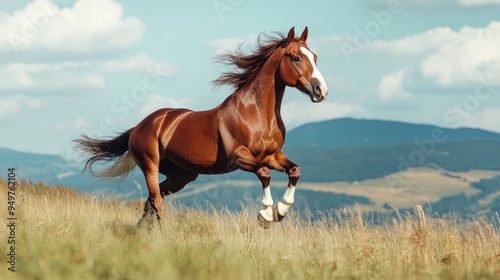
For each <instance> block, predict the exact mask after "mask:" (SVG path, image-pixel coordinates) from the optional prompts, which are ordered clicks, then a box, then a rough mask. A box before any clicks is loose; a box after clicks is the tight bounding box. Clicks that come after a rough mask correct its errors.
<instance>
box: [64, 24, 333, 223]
mask: <svg viewBox="0 0 500 280" xmlns="http://www.w3.org/2000/svg"><path fill="white" fill-rule="evenodd" d="M275 34H276V36H270V35H265V36H264V37H265V38H264V39H262V38H261V35H262V34H261V35H259V37H258V39H257V44H256V49H255V50H253V52H252V53H251V54H245V53H243V51H242V50H241V48H240V49H238V50H237V51H236V52H233V53H226V54H223V55H219V56H218V61H219V62H221V63H224V64H227V65H231V66H233V68H235V69H232V71H228V72H223V73H221V75H220V76H219V77H218V79H216V80H215V81H213V85H214V86H215V87H218V86H221V85H229V86H232V87H234V89H235V91H234V93H232V94H231V95H229V96H228V97H227V98H226V99H225V100H224V101H223V102H222V103H221V104H220V105H218V106H217V107H215V108H213V109H211V110H206V111H192V110H188V109H172V108H164V109H159V110H157V111H155V112H153V113H152V114H150V115H149V116H147V117H146V118H145V119H143V120H142V121H141V122H140V123H139V124H137V126H135V127H133V128H131V129H129V130H127V131H125V132H124V133H122V134H120V135H118V136H117V137H115V138H104V139H93V138H90V137H88V136H87V135H82V136H81V138H79V139H75V140H73V141H75V142H76V149H79V150H80V151H81V153H82V155H86V154H90V158H89V159H88V160H87V161H86V164H85V167H84V171H85V170H88V171H89V172H90V173H91V174H92V175H94V176H96V177H100V178H121V179H122V180H125V178H126V177H127V175H128V174H129V173H130V172H131V171H132V170H133V169H134V167H135V166H136V165H137V166H138V167H139V168H140V170H141V171H142V173H143V174H144V178H145V180H146V184H147V187H148V190H149V196H148V198H147V199H146V202H145V204H144V212H143V214H142V216H141V218H140V219H139V222H138V225H140V224H141V223H142V222H143V221H145V220H147V221H149V224H150V225H151V223H153V221H154V219H155V215H156V220H158V221H159V222H160V224H161V216H162V211H163V208H164V197H165V196H167V195H171V194H174V193H176V192H178V191H180V190H181V189H182V188H184V187H185V186H186V185H187V184H188V183H190V182H192V181H194V180H195V179H196V178H197V177H198V175H199V174H224V173H228V172H232V171H235V170H237V169H241V170H243V171H247V172H251V173H254V174H255V175H257V178H258V179H259V180H260V182H261V183H262V188H263V196H262V204H263V208H264V209H262V210H260V212H259V214H258V217H257V220H258V223H259V225H260V226H261V227H262V228H265V229H268V228H270V227H271V225H272V223H273V221H274V222H280V221H282V219H283V218H284V217H285V215H286V214H287V213H288V211H289V209H290V206H291V205H292V204H293V203H294V194H295V188H296V186H297V182H298V181H299V178H300V167H299V166H298V165H297V164H295V163H293V162H292V161H290V160H289V159H288V158H287V157H286V155H285V154H284V153H283V151H282V146H283V144H284V143H285V134H286V129H285V125H284V123H283V119H282V117H281V103H282V100H283V95H284V92H285V88H286V87H287V86H289V87H295V88H297V89H299V90H300V91H301V92H303V93H305V94H306V95H308V96H309V98H310V99H311V101H312V102H314V103H319V102H321V101H323V100H325V98H326V97H327V94H328V86H327V84H326V82H325V79H324V78H323V76H322V75H321V73H320V71H319V70H318V68H317V65H316V61H317V56H316V54H314V53H313V52H312V51H311V50H310V49H309V47H308V46H307V44H306V40H307V36H308V28H307V27H306V28H305V29H304V31H303V32H302V34H301V36H300V37H299V38H297V37H296V36H295V29H294V27H292V28H291V29H290V30H289V32H288V35H287V36H286V37H285V36H284V34H283V33H278V32H277V33H275ZM97 161H104V162H111V161H114V163H113V164H112V165H111V166H109V167H108V168H105V169H103V170H100V171H96V170H93V169H92V165H93V164H94V163H95V162H97ZM270 169H274V170H277V171H279V172H285V173H286V174H288V187H287V189H286V191H285V194H284V196H283V200H282V201H280V202H278V203H277V204H276V205H274V206H273V203H274V202H273V198H272V196H271V187H270V182H271V176H270ZM159 173H161V174H163V175H165V176H166V179H165V180H164V181H163V182H161V183H160V182H159V178H158V176H159Z"/></svg>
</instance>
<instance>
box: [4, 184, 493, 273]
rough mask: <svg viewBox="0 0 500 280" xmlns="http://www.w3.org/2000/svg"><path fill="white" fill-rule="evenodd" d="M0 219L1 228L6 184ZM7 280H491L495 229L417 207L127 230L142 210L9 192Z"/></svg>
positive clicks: (173, 221)
mask: <svg viewBox="0 0 500 280" xmlns="http://www.w3.org/2000/svg"><path fill="white" fill-rule="evenodd" d="M0 189H1V192H0V193H1V195H0V197H1V200H2V202H1V204H0V205H2V206H1V208H0V213H1V215H0V217H1V219H2V221H3V222H4V223H6V222H7V206H6V202H7V200H6V184H5V181H0ZM17 206H18V209H17V213H18V218H19V220H18V228H17V233H16V238H17V243H16V254H17V258H18V263H17V267H16V272H15V273H12V272H9V271H8V270H7V265H6V261H7V256H6V254H5V253H4V251H6V250H7V246H8V244H7V241H6V238H4V237H5V236H7V234H8V232H7V228H6V227H5V226H2V227H0V236H1V237H2V238H1V239H0V240H1V242H2V243H0V248H2V250H0V252H1V253H2V254H1V256H0V262H1V263H2V267H1V270H0V279H498V276H499V275H500V235H499V232H498V229H499V224H500V219H499V217H498V216H497V217H496V218H495V220H493V221H490V222H486V221H482V220H480V221H477V222H473V223H470V224H467V225H457V224H453V223H449V222H447V221H444V220H440V219H430V218H428V217H427V216H426V215H425V213H424V212H423V210H422V208H421V207H420V206H416V207H415V211H414V213H411V214H408V215H402V216H401V217H400V218H399V219H393V218H388V219H387V220H386V221H385V222H383V223H382V225H376V226H375V225H372V224H370V223H367V222H366V217H364V214H363V213H362V212H360V211H354V212H353V213H350V212H347V211H338V212H336V213H334V214H333V215H331V216H323V218H321V219H318V220H315V221H312V220H308V219H303V218H300V217H299V216H298V215H293V213H290V214H289V216H287V217H286V218H285V220H284V221H283V222H282V223H279V224H278V223H276V224H274V225H273V227H272V228H271V229H270V230H263V229H261V228H259V226H258V224H257V219H256V217H257V211H256V210H255V209H247V208H243V209H242V211H241V212H238V213H236V212H229V211H216V210H211V211H200V210H186V209H183V208H179V207H173V206H172V204H169V203H167V206H166V209H165V218H164V222H163V224H162V226H161V227H159V226H156V227H154V228H153V229H152V230H148V229H137V228H135V226H134V225H135V223H136V222H137V220H138V217H139V215H140V214H141V211H142V207H143V203H142V202H125V201H119V200H102V199H97V198H93V197H91V196H85V195H81V194H78V193H77V192H75V191H73V190H70V189H67V188H63V187H49V186H45V185H42V184H27V183H24V184H21V185H20V186H19V188H18V191H17Z"/></svg>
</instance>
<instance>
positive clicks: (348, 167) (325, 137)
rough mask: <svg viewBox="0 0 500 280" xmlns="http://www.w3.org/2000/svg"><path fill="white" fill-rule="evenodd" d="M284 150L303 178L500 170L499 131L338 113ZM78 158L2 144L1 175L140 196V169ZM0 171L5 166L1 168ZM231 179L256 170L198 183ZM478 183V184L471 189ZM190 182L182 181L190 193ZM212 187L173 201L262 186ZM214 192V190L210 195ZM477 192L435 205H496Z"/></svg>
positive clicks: (230, 195)
mask: <svg viewBox="0 0 500 280" xmlns="http://www.w3.org/2000/svg"><path fill="white" fill-rule="evenodd" d="M436 131H438V132H440V134H439V136H440V139H444V138H446V141H444V142H443V141H432V140H431V139H432V137H433V133H435V132H436ZM443 137H444V138H443ZM284 151H285V153H286V154H287V156H288V157H289V158H290V159H291V160H292V161H294V162H295V163H297V164H299V165H300V167H301V174H302V175H301V182H337V181H345V182H353V183H354V182H356V181H359V182H362V181H364V180H368V179H377V178H382V177H386V176H389V175H391V174H394V173H397V172H399V171H404V170H405V169H409V168H418V167H428V168H433V169H437V170H439V171H440V172H443V174H445V173H446V172H447V171H455V172H457V171H469V170H472V169H477V170H500V134H497V133H493V132H488V131H484V130H480V129H469V128H460V129H445V128H439V127H436V126H431V125H417V124H408V123H401V122H392V121H374V120H356V119H348V118H344V119H337V120H331V121H325V122H319V123H313V124H307V125H303V126H301V127H298V128H296V129H294V130H292V131H290V132H289V133H288V135H287V139H286V144H285V146H284ZM83 164H84V163H83V162H74V161H70V160H67V159H64V158H62V157H60V156H55V155H43V154H34V153H25V152H17V151H13V150H9V149H3V148H0V176H3V177H5V176H6V174H7V172H6V170H7V168H12V167H14V168H16V174H17V176H18V178H19V179H29V180H31V181H42V182H44V183H47V184H55V185H58V184H59V185H67V186H70V187H73V188H77V189H78V190H80V191H82V192H86V193H101V194H103V195H115V196H120V197H123V198H145V197H147V195H148V191H147V188H146V184H145V182H144V179H143V176H142V173H141V172H140V171H138V169H136V172H134V173H133V174H132V175H131V177H130V178H129V179H127V180H125V181H123V182H114V181H105V180H102V181H99V180H96V179H95V178H94V177H93V176H92V175H90V174H89V173H88V172H83V173H82V172H81V171H82V170H83ZM1 170H4V172H3V173H1ZM271 176H272V178H273V180H281V181H284V180H286V174H283V173H278V172H273V173H272V175H271ZM386 178H387V177H386ZM231 180H252V181H255V182H257V183H258V180H257V178H256V176H255V175H254V174H250V173H247V172H242V171H237V172H233V173H230V174H226V175H217V176H199V178H198V180H197V181H196V183H197V184H199V186H202V187H203V186H207V185H209V184H214V183H215V184H216V185H217V186H220V185H224V184H229V185H230V184H231ZM497 182H500V180H496V181H491V182H489V181H487V183H488V184H496V183H497ZM221 183H222V184H221ZM354 185H355V184H353V186H354ZM199 186H198V187H199ZM198 187H196V188H198ZM479 187H481V186H478V187H476V188H479ZM189 188H190V187H189V186H188V188H187V189H188V193H189ZM219 188H220V189H219ZM191 190H192V188H191ZM211 191H212V193H210V192H208V193H206V192H205V193H200V192H197V193H196V192H193V194H192V195H191V194H189V195H181V194H182V193H183V192H180V193H179V198H178V201H180V202H182V203H185V204H187V205H195V204H198V205H202V206H203V204H204V203H206V202H207V201H208V202H210V203H211V204H212V205H214V206H216V207H219V206H220V207H224V206H227V207H229V208H230V209H238V201H242V200H244V199H245V196H248V198H255V197H257V196H258V195H260V194H261V192H262V191H261V188H260V187H258V186H257V187H255V188H247V189H242V188H237V187H235V188H231V186H227V187H223V189H222V187H217V188H213V189H211ZM213 192H215V193H217V195H212V194H213ZM184 193H185V192H184ZM483 193H484V194H487V195H489V196H488V197H483V196H476V197H466V196H464V195H458V196H455V197H450V198H449V199H448V198H446V197H445V198H444V199H443V201H440V202H439V204H436V205H435V206H436V207H441V209H444V208H446V207H448V205H450V204H453V203H455V202H457V201H458V202H460V203H462V202H463V203H465V204H466V203H469V204H471V203H476V202H477V201H479V202H481V203H483V202H484V201H492V202H494V203H497V201H498V199H496V198H495V197H493V196H494V195H495V194H496V193H494V192H486V191H483ZM298 195H302V196H307V198H305V197H304V198H303V199H297V201H303V202H302V203H304V202H306V203H310V204H309V205H302V206H300V205H297V206H298V207H299V208H300V207H304V208H307V207H312V208H314V209H318V210H324V209H329V208H331V207H338V206H340V205H351V204H353V203H358V204H370V203H371V201H370V200H369V197H359V196H352V195H340V194H334V193H331V194H330V193H328V194H325V193H320V192H316V191H305V190H302V191H301V192H299V193H298ZM447 199H448V200H447ZM458 202H457V203H458ZM332 203H336V204H335V205H333V204H332ZM457 203H455V206H456V207H458V206H459V205H460V207H462V206H463V207H464V209H471V211H472V210H474V209H480V210H481V211H486V210H487V209H497V208H495V207H494V205H493V206H491V207H490V206H487V207H486V206H484V207H483V204H484V203H483V204H481V206H477V207H472V206H471V207H472V208H471V207H469V206H466V205H465V204H464V205H462V204H463V203H462V204H457ZM494 203H493V204H494ZM490 204H491V203H489V204H488V205H490ZM205 205H206V204H205ZM467 207H469V208H467ZM485 209H486V210H485ZM471 211H469V212H471Z"/></svg>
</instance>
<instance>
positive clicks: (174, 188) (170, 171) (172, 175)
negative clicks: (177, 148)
mask: <svg viewBox="0 0 500 280" xmlns="http://www.w3.org/2000/svg"><path fill="white" fill-rule="evenodd" d="M159 172H160V173H161V174H163V175H165V176H167V179H166V180H164V181H163V182H161V183H160V184H159V193H160V196H161V202H162V203H163V198H164V197H165V196H166V195H170V194H173V193H176V192H178V191H180V190H181V189H183V188H184V187H185V186H186V185H187V184H188V183H189V182H192V181H194V180H195V179H196V178H197V177H198V174H197V173H193V172H189V171H187V170H185V169H182V168H180V167H178V166H177V165H175V164H173V163H172V162H170V161H168V160H167V159H162V160H161V161H160V165H159ZM157 177H158V176H157ZM148 186H149V185H148ZM150 198H151V196H150ZM150 198H148V200H146V203H145V205H144V213H143V214H142V217H141V219H140V221H139V223H138V224H141V223H142V222H143V221H145V220H146V221H148V222H149V223H150V224H151V222H152V220H153V219H152V217H153V216H154V214H155V209H154V206H153V202H154V200H152V199H150ZM162 205H163V204H162ZM162 209H163V206H162Z"/></svg>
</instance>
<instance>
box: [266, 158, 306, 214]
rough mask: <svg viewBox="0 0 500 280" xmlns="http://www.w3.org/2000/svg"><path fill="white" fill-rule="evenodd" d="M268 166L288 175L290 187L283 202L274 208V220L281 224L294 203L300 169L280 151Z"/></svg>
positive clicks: (270, 160)
mask: <svg viewBox="0 0 500 280" xmlns="http://www.w3.org/2000/svg"><path fill="white" fill-rule="evenodd" d="M267 165H268V166H269V167H271V168H273V169H276V170H278V171H284V172H286V173H287V174H288V187H287V189H286V191H285V194H284V195H283V200H282V201H280V202H278V203H277V204H276V205H274V207H273V220H274V221H275V222H281V220H283V218H284V217H285V215H286V214H287V213H288V210H289V209H290V206H292V204H293V202H294V197H295V187H296V186H297V182H298V181H299V178H300V167H299V166H298V165H296V164H295V163H293V162H292V161H290V160H289V159H288V158H287V157H286V156H285V154H284V153H283V152H282V151H278V152H277V153H276V154H275V155H274V156H273V157H272V158H270V159H269V161H268V163H267Z"/></svg>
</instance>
